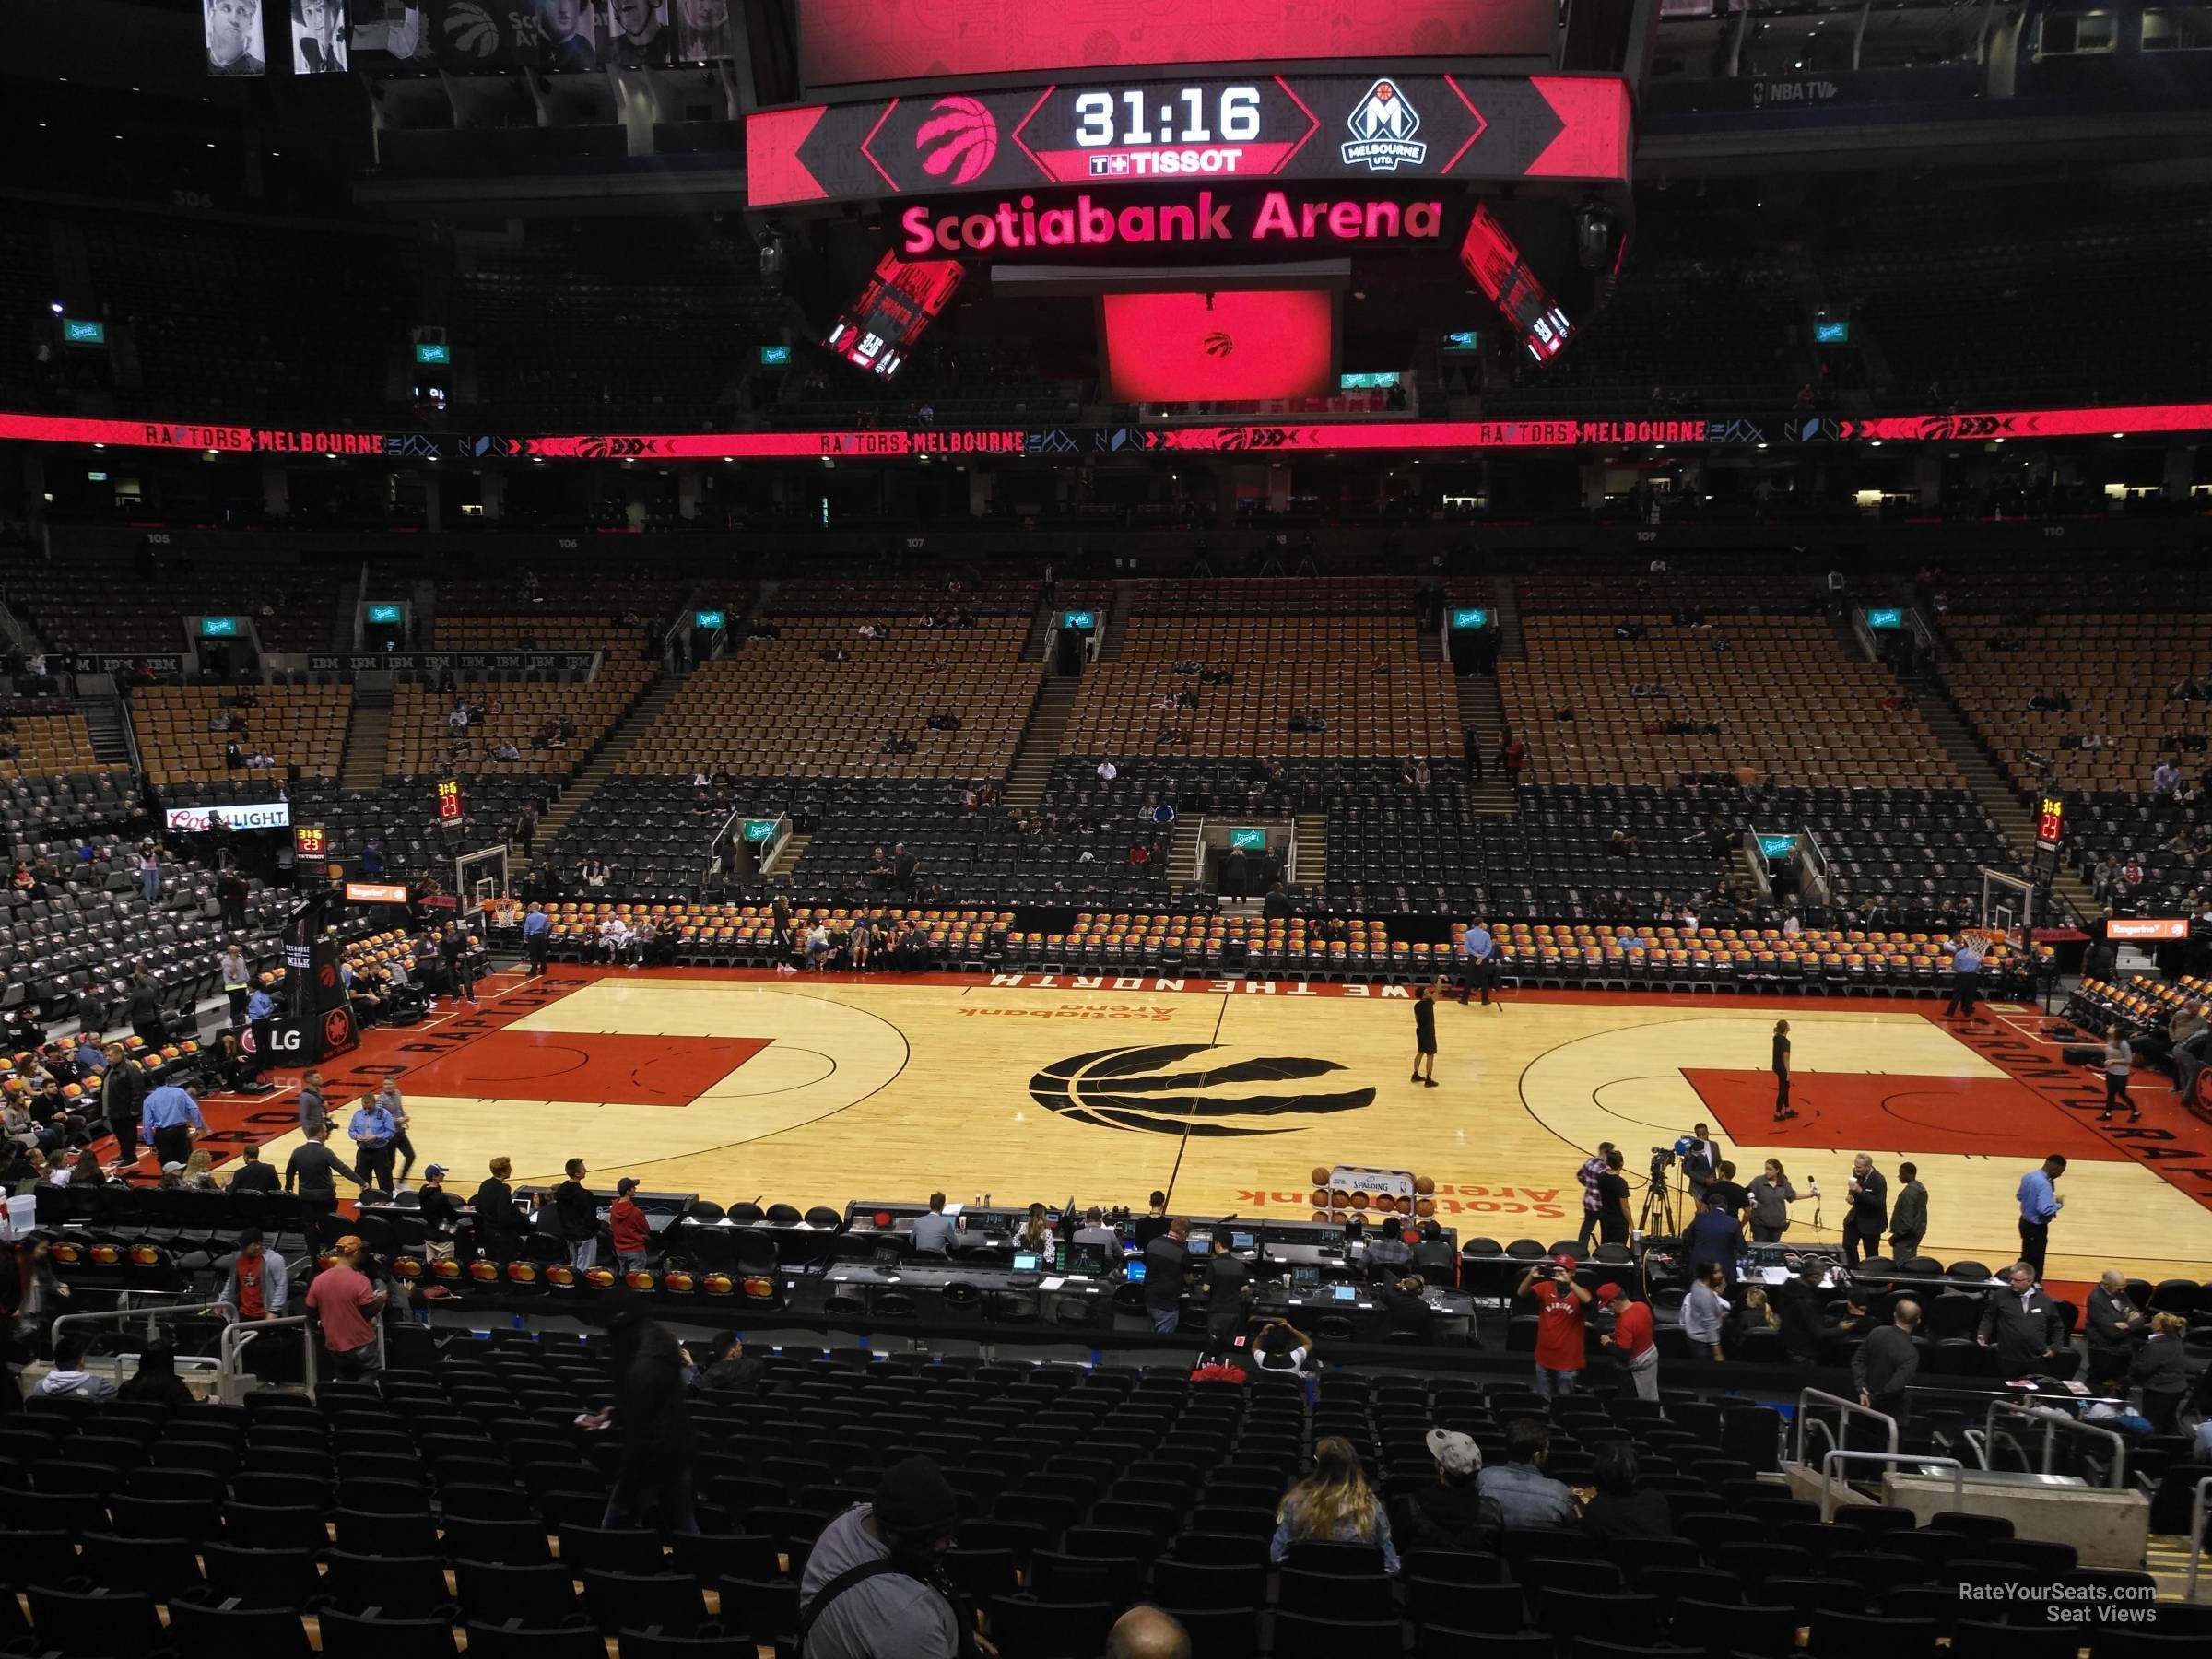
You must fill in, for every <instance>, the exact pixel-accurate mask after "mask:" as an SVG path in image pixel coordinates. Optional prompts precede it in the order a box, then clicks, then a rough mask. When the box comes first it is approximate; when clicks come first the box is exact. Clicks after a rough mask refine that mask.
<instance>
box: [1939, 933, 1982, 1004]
mask: <svg viewBox="0 0 2212 1659" xmlns="http://www.w3.org/2000/svg"><path fill="white" fill-rule="evenodd" d="M1981 982H1982V951H1981V947H1979V946H1977V945H1976V944H1975V943H1974V942H1973V941H1972V940H1971V939H1968V938H1961V939H1960V940H1959V942H1958V944H1957V945H1956V946H1954V947H1952V949H1951V999H1950V1001H1948V1002H1947V1003H1945V1004H1944V1005H1943V1012H1944V1016H1945V1018H1958V1019H1967V1020H1971V1019H1972V1018H1973V1017H1974V992H1975V990H1976V988H1977V987H1978V986H1979V985H1980V984H1981Z"/></svg>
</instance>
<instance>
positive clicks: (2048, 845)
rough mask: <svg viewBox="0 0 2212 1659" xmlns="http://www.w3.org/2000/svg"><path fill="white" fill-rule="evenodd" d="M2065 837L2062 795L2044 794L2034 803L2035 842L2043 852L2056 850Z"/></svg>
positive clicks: (2064, 813) (2064, 805) (2064, 814)
mask: <svg viewBox="0 0 2212 1659" xmlns="http://www.w3.org/2000/svg"><path fill="white" fill-rule="evenodd" d="M2065 838H2066V803H2065V796H2063V795H2054V794H2053V795H2044V796H2042V797H2041V799H2040V800H2039V801H2038V802H2037V803H2036V811H2035V844H2036V846H2037V848H2038V849H2039V850H2041V851H2042V852H2045V853H2055V852H2057V851H2058V846H2059V843H2060V842H2061V841H2065Z"/></svg>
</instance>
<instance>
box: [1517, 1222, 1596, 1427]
mask: <svg viewBox="0 0 2212 1659" xmlns="http://www.w3.org/2000/svg"><path fill="white" fill-rule="evenodd" d="M1574 1267H1575V1262H1574V1258H1573V1257H1572V1256H1571V1255H1559V1256H1554V1257H1553V1258H1552V1259H1551V1260H1550V1261H1548V1262H1538V1263H1537V1264H1536V1265H1535V1266H1533V1267H1531V1268H1530V1269H1529V1270H1528V1271H1527V1272H1526V1273H1525V1274H1524V1275H1522V1277H1521V1283H1520V1284H1519V1285H1518V1286H1516V1287H1515V1288H1514V1290H1513V1294H1514V1295H1515V1296H1525V1297H1529V1298H1531V1299H1532V1300H1534V1301H1535V1304H1536V1393H1537V1394H1541V1395H1542V1396H1543V1397H1544V1398H1546V1399H1547V1400H1548V1399H1550V1398H1551V1397H1552V1396H1553V1395H1554V1394H1572V1393H1574V1391H1575V1388H1576V1386H1577V1384H1578V1382H1580V1380H1581V1377H1582V1374H1583V1365H1584V1364H1585V1363H1586V1362H1587V1358H1588V1347H1587V1344H1586V1342H1585V1340H1584V1333H1585V1332H1586V1331H1587V1329H1588V1328H1589V1308H1590V1292H1589V1291H1587V1290H1585V1289H1583V1287H1582V1286H1580V1285H1578V1284H1576V1283H1575V1282H1574Z"/></svg>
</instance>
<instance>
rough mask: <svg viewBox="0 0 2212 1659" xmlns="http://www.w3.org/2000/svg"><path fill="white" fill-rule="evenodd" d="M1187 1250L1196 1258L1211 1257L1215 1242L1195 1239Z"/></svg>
mask: <svg viewBox="0 0 2212 1659" xmlns="http://www.w3.org/2000/svg"><path fill="white" fill-rule="evenodd" d="M1185 1248H1186V1249H1187V1250H1188V1252H1189V1253H1191V1254H1192V1255H1194V1256H1202V1255H1210V1254H1211V1253H1213V1248H1214V1241H1212V1240H1211V1239H1193V1240H1192V1241H1190V1243H1189V1244H1188V1245H1187V1246H1185Z"/></svg>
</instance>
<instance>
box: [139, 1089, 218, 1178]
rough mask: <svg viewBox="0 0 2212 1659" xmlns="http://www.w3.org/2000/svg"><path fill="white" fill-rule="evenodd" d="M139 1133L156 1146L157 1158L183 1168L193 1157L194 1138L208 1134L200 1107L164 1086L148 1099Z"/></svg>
mask: <svg viewBox="0 0 2212 1659" xmlns="http://www.w3.org/2000/svg"><path fill="white" fill-rule="evenodd" d="M139 1133H140V1134H142V1135H145V1136H146V1138H147V1140H148V1141H149V1142H151V1143H152V1145H153V1148H154V1156H155V1157H156V1158H158V1159H160V1160H161V1162H162V1163H164V1164H172V1163H173V1164H176V1165H178V1166H179V1167H180V1168H181V1167H182V1165H183V1164H184V1163H185V1161H186V1160H187V1159H190V1158H191V1157H192V1137H193V1136H194V1135H205V1134H206V1133H207V1120H206V1118H204V1117H202V1116H201V1115H200V1103H199V1102H198V1101H197V1100H194V1099H193V1098H192V1096H191V1095H190V1094H189V1093H187V1092H186V1091H185V1090H184V1089H182V1088H178V1087H177V1085H175V1084H174V1083H164V1084H163V1085H162V1086H161V1087H160V1088H157V1089H155V1090H154V1092H153V1093H151V1094H149V1095H147V1097H146V1105H145V1106H144V1108H142V1110H141V1112H140V1118H139Z"/></svg>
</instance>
